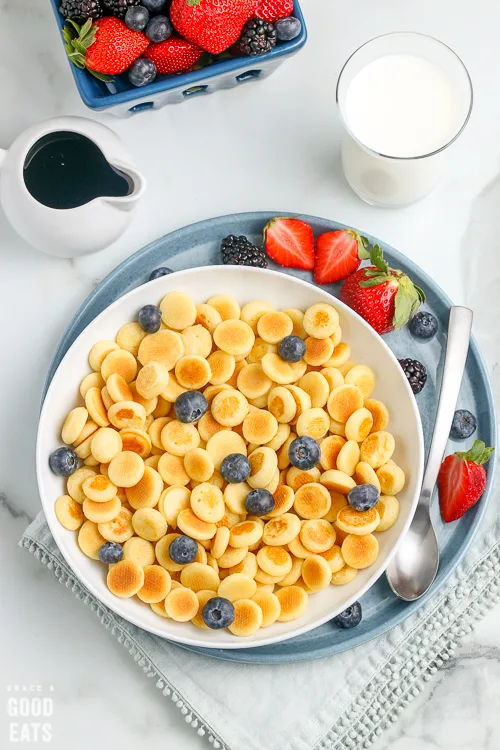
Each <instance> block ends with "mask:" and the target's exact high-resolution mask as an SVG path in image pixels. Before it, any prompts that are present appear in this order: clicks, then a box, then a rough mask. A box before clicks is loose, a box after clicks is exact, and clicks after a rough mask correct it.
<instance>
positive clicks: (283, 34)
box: [274, 16, 302, 42]
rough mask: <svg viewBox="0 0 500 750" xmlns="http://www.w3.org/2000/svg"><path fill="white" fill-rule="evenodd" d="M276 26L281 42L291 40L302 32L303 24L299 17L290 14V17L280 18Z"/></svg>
mask: <svg viewBox="0 0 500 750" xmlns="http://www.w3.org/2000/svg"><path fill="white" fill-rule="evenodd" d="M274 28H275V29H276V36H277V37H278V39H279V40H280V42H289V41H291V40H292V39H295V37H297V36H298V35H299V34H300V32H301V31H302V24H301V22H300V21H299V19H298V18H294V17H293V16H289V17H288V18H280V20H279V21H276V23H275V24H274Z"/></svg>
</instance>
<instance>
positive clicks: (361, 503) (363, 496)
mask: <svg viewBox="0 0 500 750" xmlns="http://www.w3.org/2000/svg"><path fill="white" fill-rule="evenodd" d="M379 498H380V492H379V490H378V489H377V488H376V487H375V485H374V484H358V485H357V486H356V487H353V488H352V490H349V494H348V495H347V499H348V500H349V505H350V506H351V507H352V508H354V510H370V508H373V507H374V506H375V505H376V504H377V503H378V501H379Z"/></svg>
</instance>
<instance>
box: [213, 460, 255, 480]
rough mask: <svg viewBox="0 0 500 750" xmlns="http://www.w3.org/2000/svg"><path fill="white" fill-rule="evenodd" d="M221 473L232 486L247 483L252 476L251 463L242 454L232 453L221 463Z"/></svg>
mask: <svg viewBox="0 0 500 750" xmlns="http://www.w3.org/2000/svg"><path fill="white" fill-rule="evenodd" d="M220 473H221V474H222V478H223V480H224V481H225V482H229V483H230V484H236V483H238V482H245V481H246V480H247V479H248V477H249V476H250V461H249V460H248V458H247V457H246V456H244V455H243V454H242V453H230V454H229V456H226V458H225V459H224V460H223V462H222V463H221V466H220Z"/></svg>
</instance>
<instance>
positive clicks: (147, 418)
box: [144, 414, 155, 432]
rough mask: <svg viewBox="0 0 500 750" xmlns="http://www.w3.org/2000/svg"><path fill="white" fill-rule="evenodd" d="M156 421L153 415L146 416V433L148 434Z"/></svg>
mask: <svg viewBox="0 0 500 750" xmlns="http://www.w3.org/2000/svg"><path fill="white" fill-rule="evenodd" d="M154 421H155V418H154V417H153V415H152V414H148V415H147V416H146V421H145V422H144V430H145V432H147V431H148V430H149V427H150V425H152V424H153V422H154Z"/></svg>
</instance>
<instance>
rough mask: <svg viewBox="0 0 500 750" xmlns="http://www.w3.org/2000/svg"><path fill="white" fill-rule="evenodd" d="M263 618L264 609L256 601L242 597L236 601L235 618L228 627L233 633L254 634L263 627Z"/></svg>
mask: <svg viewBox="0 0 500 750" xmlns="http://www.w3.org/2000/svg"><path fill="white" fill-rule="evenodd" d="M262 620H263V615H262V610H261V608H260V607H259V605H258V604H257V603H256V602H253V601H252V600H251V599H240V600H239V601H237V602H235V603H234V620H233V622H232V623H231V625H229V628H228V629H229V630H230V631H231V633H233V635H239V636H243V637H245V636H249V635H253V634H254V633H255V632H257V630H258V629H259V628H260V627H261V625H262Z"/></svg>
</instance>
